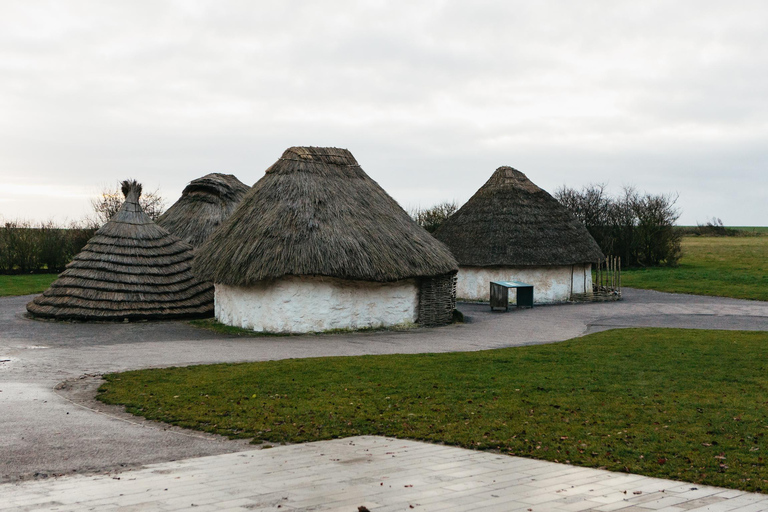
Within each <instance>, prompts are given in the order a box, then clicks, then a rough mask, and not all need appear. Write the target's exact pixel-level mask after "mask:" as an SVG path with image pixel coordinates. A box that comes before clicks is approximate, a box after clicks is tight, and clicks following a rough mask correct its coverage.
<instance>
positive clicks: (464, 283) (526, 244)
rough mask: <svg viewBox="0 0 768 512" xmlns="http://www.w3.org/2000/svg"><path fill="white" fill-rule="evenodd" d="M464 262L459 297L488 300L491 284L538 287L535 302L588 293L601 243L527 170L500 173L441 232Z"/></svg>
mask: <svg viewBox="0 0 768 512" xmlns="http://www.w3.org/2000/svg"><path fill="white" fill-rule="evenodd" d="M435 237H436V238H437V239H438V240H440V241H442V242H444V243H445V244H446V245H447V246H448V247H450V249H451V252H453V254H454V256H456V259H457V260H458V261H459V274H458V282H457V287H456V296H457V297H458V298H460V299H468V300H488V299H489V289H490V282H491V281H520V282H524V283H527V284H532V285H533V286H534V302H536V303H554V302H564V301H567V300H569V298H570V297H571V294H572V293H583V292H584V291H585V290H589V289H590V287H591V283H592V280H591V279H592V278H591V269H592V264H593V263H596V262H598V261H600V260H602V258H603V254H602V252H601V251H600V248H599V247H598V245H597V243H596V242H595V240H594V239H593V238H592V236H591V235H590V234H589V232H587V230H586V228H585V227H584V226H583V225H582V224H580V223H579V222H578V221H577V220H576V219H574V218H573V216H572V215H571V214H570V212H568V210H567V209H566V208H565V207H564V206H562V205H561V204H560V203H559V202H558V201H557V200H556V199H555V198H553V197H552V196H551V195H549V194H548V193H547V192H546V191H544V190H542V189H541V188H539V187H537V186H536V185H534V184H533V183H532V182H531V181H530V180H529V179H528V178H527V177H526V176H525V174H523V173H522V172H520V171H518V170H516V169H513V168H511V167H499V168H498V169H497V170H496V172H494V173H493V175H492V176H491V178H490V179H489V180H488V181H487V182H486V184H485V185H483V186H482V187H481V188H480V189H479V190H478V191H477V192H476V193H475V195H473V196H472V197H471V198H470V199H469V201H467V203H466V204H465V205H464V206H462V207H461V208H460V209H459V210H458V211H457V212H456V213H454V214H453V215H451V217H449V218H448V219H447V220H446V221H445V222H444V223H443V224H442V225H441V226H440V227H439V228H438V229H437V231H436V232H435Z"/></svg>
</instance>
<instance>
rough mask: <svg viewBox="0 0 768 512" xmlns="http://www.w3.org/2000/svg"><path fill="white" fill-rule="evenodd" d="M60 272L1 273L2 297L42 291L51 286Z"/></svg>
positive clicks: (0, 290) (0, 288)
mask: <svg viewBox="0 0 768 512" xmlns="http://www.w3.org/2000/svg"><path fill="white" fill-rule="evenodd" d="M57 277H58V274H19V275H10V276H8V275H0V297H10V296H11V295H29V294H32V293H40V292H42V291H44V290H45V289H46V288H48V287H49V286H51V283H52V282H54V281H55V280H56V278H57Z"/></svg>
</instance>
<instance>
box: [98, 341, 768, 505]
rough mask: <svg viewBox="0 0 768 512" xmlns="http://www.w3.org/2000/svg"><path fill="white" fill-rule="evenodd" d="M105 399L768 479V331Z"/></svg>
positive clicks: (231, 424) (217, 371) (360, 365)
mask: <svg viewBox="0 0 768 512" xmlns="http://www.w3.org/2000/svg"><path fill="white" fill-rule="evenodd" d="M105 379H106V383H105V384H104V385H103V386H102V387H101V389H100V394H99V395H98V398H99V399H100V400H102V401H103V402H106V403H110V404H124V405H126V407H127V410H128V411H129V412H131V413H133V414H137V415H141V416H144V417H147V418H151V419H155V420H161V421H165V422H168V423H173V424H175V425H179V426H183V427H188V428H193V429H198V430H204V431H207V432H214V433H218V434H222V435H225V436H230V437H239V438H253V439H254V441H265V442H269V443H296V442H306V441H314V440H320V439H331V438H335V437H344V436H353V435H359V434H377V435H386V436H395V437H402V438H410V439H420V440H426V441H432V442H438V443H446V444H450V445H457V446H463V447H466V448H474V449H481V450H498V451H500V452H502V453H506V454H514V455H520V456H524V457H533V458H537V459H545V460H551V461H559V462H570V463H572V464H578V465H582V466H590V467H604V468H607V469H610V470H614V471H629V472H632V473H640V474H644V475H650V476H655V477H662V478H672V479H678V480H685V481H691V482H696V483H702V484H711V485H720V486H725V487H732V488H738V489H745V490H750V491H763V492H766V491H768V468H766V466H765V460H764V457H765V453H764V452H765V451H766V450H768V444H766V442H765V435H766V433H768V333H765V332H743V331H739V332H734V331H698V330H680V329H621V330H614V331H607V332H602V333H597V334H593V335H589V336H585V337H582V338H576V339H573V340H569V341H566V342H563V343H558V344H552V345H539V346H528V347H517V348H510V349H500V350H489V351H482V352H467V353H449V354H417V355H386V356H360V357H334V358H315V359H290V360H282V361H271V362H261V363H246V364H219V365H209V366H193V367H184V368H169V369H154V370H141V371H133V372H125V373H120V374H111V375H106V376H105Z"/></svg>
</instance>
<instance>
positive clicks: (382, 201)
mask: <svg viewBox="0 0 768 512" xmlns="http://www.w3.org/2000/svg"><path fill="white" fill-rule="evenodd" d="M456 269H457V264H456V260H455V259H454V258H453V256H452V255H451V253H450V251H449V250H448V248H447V247H445V246H444V245H443V244H442V243H440V242H438V241H437V240H435V239H434V238H432V236H430V234H429V233H427V232H426V231H425V230H424V229H422V228H421V227H420V226H418V225H417V224H416V223H415V222H414V221H413V220H412V219H411V218H410V217H409V216H408V214H407V213H405V211H404V210H403V209H402V208H401V207H400V206H399V205H398V204H397V202H396V201H395V200H394V199H392V198H391V197H390V196H389V195H387V193H386V192H384V190H383V189H382V188H381V187H380V186H379V185H378V184H377V183H376V182H375V181H373V180H372V179H371V178H370V177H369V176H368V175H367V174H365V172H364V171H363V170H362V169H361V168H360V165H358V163H357V161H355V158H354V157H353V156H352V154H351V153H350V152H349V151H347V150H345V149H337V148H315V147H294V148H290V149H288V150H286V151H285V153H283V156H282V157H281V158H280V159H279V160H278V161H277V162H276V163H275V164H273V165H272V166H271V167H270V168H269V169H267V171H266V174H265V175H264V177H263V178H262V179H260V180H259V181H258V182H256V184H255V185H254V186H253V188H252V189H251V190H250V192H248V194H247V195H246V196H245V198H243V201H242V202H241V203H240V206H239V207H238V208H237V210H235V212H234V213H233V214H232V215H231V216H230V217H229V219H227V221H226V222H225V223H224V225H222V227H221V228H220V229H218V230H217V231H216V232H215V233H214V234H213V235H212V236H211V238H209V239H208V241H207V242H206V243H205V244H204V245H203V246H202V247H201V248H200V249H198V254H197V257H196V258H195V271H196V272H197V273H198V275H200V276H201V277H202V278H205V279H208V280H212V281H214V282H215V283H222V284H228V285H237V286H247V285H249V284H253V283H255V282H257V281H262V280H266V279H274V278H279V277H281V276H284V275H319V276H330V277H338V278H341V279H356V280H364V281H380V282H383V281H396V280H399V279H406V278H411V277H425V276H435V275H440V274H446V273H449V272H453V271H455V270H456Z"/></svg>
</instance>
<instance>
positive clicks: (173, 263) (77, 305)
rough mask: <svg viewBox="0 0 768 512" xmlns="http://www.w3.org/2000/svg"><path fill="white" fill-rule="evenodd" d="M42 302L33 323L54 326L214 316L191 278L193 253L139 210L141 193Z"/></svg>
mask: <svg viewBox="0 0 768 512" xmlns="http://www.w3.org/2000/svg"><path fill="white" fill-rule="evenodd" d="M122 188H123V194H125V203H123V205H122V207H121V208H120V210H119V211H118V212H117V213H116V214H115V215H114V216H113V217H112V219H110V220H109V222H107V223H106V224H104V225H103V226H102V227H101V228H99V230H98V231H96V234H95V235H94V236H93V237H92V238H91V239H90V240H89V241H88V243H87V244H86V246H85V247H84V248H83V250H82V251H81V252H80V253H78V254H77V256H75V258H74V260H73V261H72V262H71V263H69V265H67V269H66V270H65V271H64V272H62V273H61V275H59V278H58V279H57V280H56V281H54V282H53V284H52V285H51V287H50V288H48V289H47V290H46V291H45V292H43V294H42V295H40V296H38V297H36V298H35V299H34V300H33V301H32V302H30V303H29V304H27V311H29V312H30V313H31V314H32V315H34V316H38V317H44V318H54V319H58V320H107V321H122V320H125V319H128V320H166V319H171V318H191V317H205V316H211V315H212V314H213V286H212V285H211V284H210V283H201V282H200V281H199V280H197V279H196V278H195V277H194V276H193V275H192V271H191V264H192V247H191V246H190V245H189V244H187V243H185V242H183V241H182V240H181V239H179V237H177V236H175V235H172V234H170V233H169V232H168V231H166V230H165V229H163V228H161V227H160V226H158V225H157V224H155V223H154V222H152V219H150V218H149V216H148V215H147V214H146V213H144V212H143V211H142V209H141V206H139V196H140V195H141V185H139V184H138V183H136V182H135V181H124V182H123V183H122Z"/></svg>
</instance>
